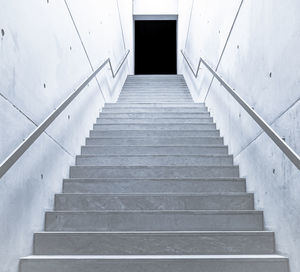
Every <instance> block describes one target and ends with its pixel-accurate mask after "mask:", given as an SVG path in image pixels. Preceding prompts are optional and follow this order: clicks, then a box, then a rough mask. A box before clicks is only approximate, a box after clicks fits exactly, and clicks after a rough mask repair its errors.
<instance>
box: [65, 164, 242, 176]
mask: <svg viewBox="0 0 300 272" xmlns="http://www.w3.org/2000/svg"><path fill="white" fill-rule="evenodd" d="M238 176H239V169H238V167H237V166H71V168H70V178H161V179H164V178H165V179H172V178H205V177H208V178H215V177H224V178H228V177H238Z"/></svg>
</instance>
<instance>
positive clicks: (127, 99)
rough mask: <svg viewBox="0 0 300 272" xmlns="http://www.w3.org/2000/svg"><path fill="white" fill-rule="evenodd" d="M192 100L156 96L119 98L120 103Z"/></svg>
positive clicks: (189, 99)
mask: <svg viewBox="0 0 300 272" xmlns="http://www.w3.org/2000/svg"><path fill="white" fill-rule="evenodd" d="M180 101H181V102H191V101H193V100H192V99H191V98H186V99H181V98H180V99H175V98H174V99H172V98H160V99H157V98H154V99H150V98H149V99H147V98H132V99H130V98H125V99H124V98H120V99H119V100H118V103H140V102H147V103H153V102H161V103H163V102H164V103H177V102H180Z"/></svg>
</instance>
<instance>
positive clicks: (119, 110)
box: [102, 107, 208, 114]
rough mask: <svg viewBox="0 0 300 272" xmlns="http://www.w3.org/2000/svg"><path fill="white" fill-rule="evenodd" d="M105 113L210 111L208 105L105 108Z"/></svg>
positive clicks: (103, 110)
mask: <svg viewBox="0 0 300 272" xmlns="http://www.w3.org/2000/svg"><path fill="white" fill-rule="evenodd" d="M102 112H104V113H155V114H157V113H176V114H180V113H208V111H207V108H206V107H197V108H145V107H144V108H143V107H139V108H137V107H135V108H129V107H128V108H122V107H120V108H103V109H102Z"/></svg>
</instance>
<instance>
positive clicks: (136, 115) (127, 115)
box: [99, 112, 210, 119]
mask: <svg viewBox="0 0 300 272" xmlns="http://www.w3.org/2000/svg"><path fill="white" fill-rule="evenodd" d="M99 117H100V118H102V117H103V118H117V119H126V118H136V119H138V118H149V119H156V118H169V119H173V118H175V119H176V118H192V119H195V118H197V119H202V118H209V117H210V114H209V113H207V112H205V113H204V112H203V113H149V112H148V113H147V112H144V113H142V112H140V113H104V112H102V113H100V115H99Z"/></svg>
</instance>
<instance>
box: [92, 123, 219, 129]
mask: <svg viewBox="0 0 300 272" xmlns="http://www.w3.org/2000/svg"><path fill="white" fill-rule="evenodd" d="M93 128H94V130H181V129H182V130H195V129H199V130H201V129H203V130H209V129H216V124H214V123H211V124H210V123H197V124H185V123H176V124H164V123H162V124H138V123H128V124H94V126H93Z"/></svg>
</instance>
